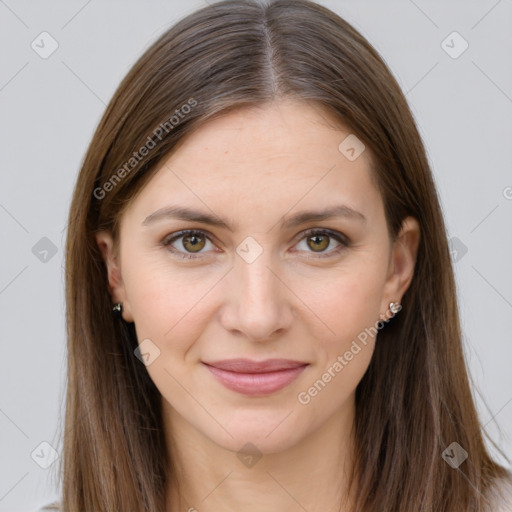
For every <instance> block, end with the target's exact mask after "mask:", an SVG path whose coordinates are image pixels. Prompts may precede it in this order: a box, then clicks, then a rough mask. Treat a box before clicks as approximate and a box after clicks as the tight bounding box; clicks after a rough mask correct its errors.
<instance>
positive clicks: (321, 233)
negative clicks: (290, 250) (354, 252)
mask: <svg viewBox="0 0 512 512" xmlns="http://www.w3.org/2000/svg"><path fill="white" fill-rule="evenodd" d="M302 235H303V238H302V239H301V240H300V242H299V244H298V245H299V246H300V244H302V243H303V244H304V246H305V248H303V249H301V251H300V252H305V253H306V254H307V253H310V254H311V253H316V254H315V256H314V258H329V257H332V256H337V255H339V254H340V253H341V252H343V251H344V250H345V249H347V248H348V247H350V240H349V239H348V238H347V237H346V236H345V235H344V234H343V233H339V232H337V231H331V230H327V229H318V228H313V229H309V230H308V231H306V232H305V233H303V234H302ZM333 241H334V243H335V244H337V245H334V247H332V246H333ZM328 248H330V250H327V249H328ZM310 259H311V258H310Z"/></svg>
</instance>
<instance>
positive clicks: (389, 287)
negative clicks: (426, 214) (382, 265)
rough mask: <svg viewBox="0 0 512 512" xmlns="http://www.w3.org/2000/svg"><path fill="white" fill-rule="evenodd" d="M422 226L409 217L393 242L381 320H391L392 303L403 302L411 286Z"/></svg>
mask: <svg viewBox="0 0 512 512" xmlns="http://www.w3.org/2000/svg"><path fill="white" fill-rule="evenodd" d="M420 236H421V233H420V226H419V223H418V221H417V220H416V219H415V218H414V217H407V218H406V219H404V221H403V223H402V227H401V229H400V232H399V233H398V236H397V239H396V240H395V241H394V242H393V247H392V250H391V259H390V262H389V268H388V277H387V280H386V283H385V285H384V293H383V296H382V303H381V312H385V313H381V318H384V319H386V320H387V319H389V318H390V315H391V313H390V312H389V303H390V302H399V303H401V302H402V297H403V295H404V294H405V292H406V291H407V289H408V288H409V285H410V284H411V281H412V278H413V275H414V267H415V265H416V257H417V254H418V246H419V242H420Z"/></svg>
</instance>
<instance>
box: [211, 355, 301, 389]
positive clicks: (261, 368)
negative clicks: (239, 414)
mask: <svg viewBox="0 0 512 512" xmlns="http://www.w3.org/2000/svg"><path fill="white" fill-rule="evenodd" d="M203 365H204V366H205V367H206V368H207V369H208V370H209V371H210V373H211V374H212V375H213V376H214V377H215V378H216V379H217V380H218V381H219V382H220V383H221V384H223V385H224V386H225V387H226V388H228V389H230V390H232V391H235V392H237V393H241V394H243V395H249V396H264V395H268V394H271V393H275V392H277V391H279V390H281V389H283V388H285V387H286V386H288V385H289V384H291V383H292V382H293V381H294V380H295V379H296V378H297V377H298V376H299V375H300V374H301V373H302V372H303V371H304V369H305V368H306V367H307V366H308V365H309V363H305V362H301V361H292V360H290V359H267V360H266V361H251V360H249V359H229V360H224V361H215V362H211V363H205V362H203Z"/></svg>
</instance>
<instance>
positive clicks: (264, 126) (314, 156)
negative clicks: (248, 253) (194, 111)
mask: <svg viewBox="0 0 512 512" xmlns="http://www.w3.org/2000/svg"><path fill="white" fill-rule="evenodd" d="M348 136H351V137H353V134H351V131H350V129H349V128H348V127H346V126H344V125H343V124H341V123H340V122H339V121H338V120H337V119H336V118H335V117H334V116H333V115H332V114H331V113H330V112H328V111H326V110H325V109H322V108H320V107H319V106H316V105H315V104H311V103H306V102H299V101H291V100H287V101H280V102H275V103H271V104H266V105H264V106H262V107H257V108H253V107H251V108H241V109H237V110H234V111H231V112H229V113H227V114H224V115H222V116H221V117H218V118H215V119H211V120H209V121H207V122H205V123H204V124H203V125H201V126H200V128H198V129H197V130H196V131H195V132H193V133H192V134H190V135H189V136H188V137H187V139H186V140H185V141H183V142H182V144H181V145H180V146H179V148H178V149H177V150H176V151H175V152H174V153H173V154H172V155H171V156H170V157H169V158H168V159H167V160H166V161H165V162H164V163H163V164H162V165H161V168H160V169H159V170H158V171H157V172H156V174H155V175H154V176H153V177H152V178H151V180H150V181H149V182H148V183H147V185H146V186H145V189H144V190H143V191H142V193H141V194H140V195H139V196H138V197H137V200H136V201H135V203H136V204H135V205H134V208H133V210H136V211H138V214H139V215H138V216H140V215H143V214H144V213H146V214H148V213H151V211H154V210H156V209H157V208H158V207H164V206H167V205H168V204H173V205H175V204H177V203H179V204H180V205H191V204H193V205H194V206H201V207H202V208H203V209H205V208H207V209H210V210H211V211H212V212H213V213H215V212H216V211H219V213H220V212H221V211H222V212H223V214H224V213H225V215H222V216H223V217H225V216H228V217H229V216H231V217H232V218H237V217H240V215H242V216H244V215H249V214H252V216H254V214H255V213H256V212H258V214H259V215H261V216H265V214H266V213H268V214H269V221H271V219H270V216H271V215H274V216H275V215H279V214H280V215H284V214H285V213H287V212H288V211H290V209H293V208H294V206H295V205H296V206H297V209H301V210H302V209H311V208H312V207H318V206H319V205H322V206H333V205H336V204H346V205H347V206H350V207H352V208H354V209H358V210H362V209H364V210H365V212H366V213H368V215H369V216H371V215H372V213H375V214H376V213H377V212H378V210H379V207H380V205H379V204H378V203H379V202H380V194H379V193H378V191H377V189H376V188H375V186H374V183H373V181H372V179H371V171H370V165H371V155H370V152H369V150H368V149H365V150H364V151H363V152H362V153H361V154H360V155H359V156H358V157H357V158H356V159H349V158H347V156H346V154H345V153H344V152H343V151H340V144H341V143H343V141H344V140H345V139H346V138H347V137H348ZM349 140H351V139H349ZM372 210H373V212H372Z"/></svg>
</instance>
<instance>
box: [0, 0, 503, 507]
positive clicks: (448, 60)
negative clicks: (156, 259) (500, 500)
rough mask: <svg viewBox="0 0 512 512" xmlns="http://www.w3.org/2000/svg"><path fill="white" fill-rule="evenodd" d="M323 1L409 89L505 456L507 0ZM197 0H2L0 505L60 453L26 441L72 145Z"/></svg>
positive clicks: (38, 411)
mask: <svg viewBox="0 0 512 512" xmlns="http://www.w3.org/2000/svg"><path fill="white" fill-rule="evenodd" d="M320 3H322V4H324V5H326V6H327V7H330V8H331V9H333V10H334V11H336V12H338V13H339V14H340V15H342V16H343V17H345V18H346V19H347V20H348V21H349V22H351V23H352V24H353V25H354V26H355V27H356V28H357V29H359V30H360V31H361V32H362V33H363V35H365V36H366V37H367V38H368V39H369V41H370V42H371V43H372V44H373V45H374V46H375V47H376V49H377V50H378V51H379V52H380V53H381V55H382V56H383V57H384V59H385V60H386V62H387V63H388V65H389V66H390V68H391V70H392V71H393V73H394V74H395V76H396V77H397V78H398V80H399V83H400V84H401V86H402V88H403V90H404V92H405V93H406V97H407V99H408V101H409V104H410V105H411V108H412V110H413V113H414V116H415V118H416V120H417V123H418V125H419V129H420V132H421V134H422V136H423V138H424V141H425V144H426V147H427V151H428V156H429V159H430V162H431V164H432V168H433V171H434V174H435V178H436V181H437V185H438V189H439V193H440V196H441V201H442V205H443V208H444V212H445V215H446V221H447V226H448V229H449V236H450V237H451V238H453V237H456V238H457V239H458V240H459V241H460V242H456V243H455V244H454V247H455V248H457V249H458V252H457V254H455V252H454V253H453V257H454V260H456V278H457V283H458V286H459V288H458V298H459V304H460V308H461V315H462V320H463V329H464V333H465V338H466V342H467V343H466V351H467V357H468V361H469V365H470V370H471V374H472V377H473V379H474V381H475V384H476V386H477V388H478V389H479V390H480V392H481V396H480V395H479V394H478V393H476V394H477V403H478V407H479V410H480V412H481V418H482V421H483V423H484V424H485V425H486V429H487V431H488V432H489V434H490V435H491V436H492V437H493V439H494V440H495V441H496V442H497V443H498V444H499V445H500V446H501V447H502V448H503V450H504V451H505V452H506V453H507V454H508V455H509V456H510V455H511V454H512V372H511V368H510V363H511V361H512V339H511V332H512V271H511V264H512V258H511V256H512V171H511V169H512V165H511V163H512V149H511V141H512V121H511V120H512V0H499V1H496V0H482V1H475V0H473V1H468V0H463V1H462V0H461V1H441V0H439V1H426V0H415V1H412V0H400V1H385V2H384V1H377V0H375V1H369V0H358V1H355V0H351V1H339V0H336V1H334V0H332V1H321V2H320ZM202 5H204V2H203V1H193V2H187V3H186V4H184V3H182V2H178V1H176V0H174V1H169V0H168V1H164V0H161V1H157V0H153V1H144V2H143V1H142V0H139V1H133V0H132V1H126V0H125V1H99V0H89V1H83V0H72V1H70V0H66V1H63V0H62V1H38V2H35V1H34V2H29V1H16V0H0V48H1V53H0V58H1V63H0V120H1V122H0V130H1V132H0V140H1V153H0V154H1V159H0V166H1V167H0V169H1V173H0V176H1V187H0V225H1V233H0V236H1V247H2V250H1V251H0V258H1V260H0V311H1V321H0V333H1V340H2V356H3V357H2V358H1V359H0V376H1V384H0V393H1V396H0V433H1V436H0V438H1V447H2V448H1V455H0V461H1V462H0V510H2V511H28V510H34V509H36V508H37V507H38V506H40V505H42V504H44V503H47V502H49V501H51V500H52V499H53V498H56V497H58V489H57V488H55V486H54V482H53V476H52V470H53V468H55V467H56V464H54V465H53V466H50V468H49V469H42V468H41V467H39V465H37V464H36V462H34V460H33V459H32V458H31V453H32V452H33V451H34V450H35V449H36V448H37V450H39V451H37V450H36V453H42V452H41V448H38V447H39V444H40V443H41V442H43V441H46V442H48V443H50V444H51V445H53V446H54V447H55V449H56V450H57V452H58V453H59V452H60V450H61V446H60V444H58V442H57V428H58V425H59V422H60V421H61V408H62V405H63V397H64V385H65V330H64V300H63V286H64V277H63V249H64V242H65V235H66V231H65V224H66V218H67V212H68V208H69V203H70V199H71V192H72V188H73V185H74V182H75V179H76V176H77V173H78V170H79V167H80V164H81V161H82V158H83V155H84V153H85V150H86V148H87V146H88V144H89V141H90V138H91V136H92V134H93V131H94V129H95V127H96V125H97V123H98V121H99V119H100V116H101V115H102V112H103V110H104V108H105V105H106V103H107V102H108V101H109V99H110V97H111V95H112V94H113V92H114V90H115V88H116V87H117V85H118V84H119V82H120V80H121V79H122V77H123V76H124V75H125V74H126V72H127V71H128V69H129V68H130V66H131V65H132V64H133V63H134V62H135V59H136V58H137V57H138V56H139V55H140V54H141V53H142V52H143V51H144V50H145V49H146V48H147V47H148V46H149V44H150V43H151V42H153V41H154V40H155V39H156V37H157V36H159V35H160V34H161V33H162V32H163V31H164V30H166V28H168V27H169V25H170V24H173V23H174V22H175V21H176V20H177V19H178V18H180V17H181V16H182V15H184V14H188V13H189V12H192V11H193V10H195V9H196V8H197V7H199V6H202ZM43 31H47V32H49V33H50V34H51V36H52V37H53V38H54V39H55V40H56V41H57V42H58V45H59V46H58V49H57V50H56V51H55V52H54V53H53V54H52V55H51V56H50V57H49V58H47V59H43V58H41V57H40V56H39V55H38V54H37V53H36V52H35V51H34V50H33V49H32V48H31V43H32V41H34V40H36V42H38V41H40V38H38V36H39V34H40V33H41V32H43ZM453 31H457V32H459V33H460V35H461V36H462V37H463V38H464V39H465V40H466V41H467V42H468V43H469V47H468V49H467V50H466V51H465V52H464V53H462V54H461V55H460V56H459V57H458V58H452V57H451V56H450V55H448V53H446V51H445V50H444V49H443V46H442V42H443V41H444V40H445V39H446V38H447V36H449V35H450V34H451V33H452V32H453ZM451 39H453V37H452V38H451ZM451 39H450V38H449V39H448V40H447V42H446V43H445V45H446V44H448V45H450V46H452V47H453V48H452V50H451V51H452V52H453V51H458V50H460V48H462V47H461V46H460V41H457V40H456V39H455V40H454V42H453V43H452V42H451ZM39 44H40V45H41V43H40V42H39ZM47 44H48V43H47ZM45 47H46V48H48V45H46V46H45ZM43 237H47V238H48V239H49V240H51V242H52V243H53V244H54V245H55V247H56V251H57V252H56V254H55V255H53V256H52V255H51V252H50V253H48V255H47V261H46V262H44V261H41V259H40V258H42V257H44V253H40V254H39V255H37V250H35V251H34V252H35V253H36V254H34V252H33V250H32V248H33V247H34V246H35V245H36V243H38V242H39V241H40V239H41V238H43ZM40 243H44V242H40ZM461 244H463V245H461ZM464 246H465V247H466V248H467V253H466V254H463V251H461V250H460V248H461V247H462V248H463V247H464ZM37 247H39V246H36V249H37ZM461 255H462V257H461ZM484 401H485V403H486V404H487V406H488V408H487V407H486V406H485V405H484ZM499 427H501V432H500V431H499ZM454 441H455V440H454ZM44 450H47V448H44V447H43V452H44ZM45 453H48V452H45ZM470 456H471V455H470ZM43 458H44V457H43ZM417 462H418V464H421V463H422V461H421V460H418V461H417Z"/></svg>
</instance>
